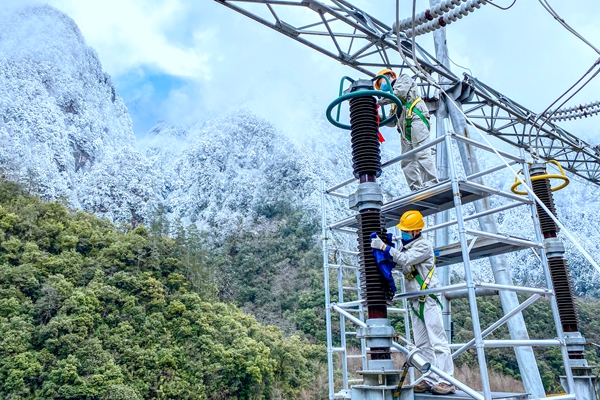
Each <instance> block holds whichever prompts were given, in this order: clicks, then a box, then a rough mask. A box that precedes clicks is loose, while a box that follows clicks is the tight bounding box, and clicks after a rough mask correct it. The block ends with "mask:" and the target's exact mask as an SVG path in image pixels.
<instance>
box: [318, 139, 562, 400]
mask: <svg viewBox="0 0 600 400" xmlns="http://www.w3.org/2000/svg"><path fill="white" fill-rule="evenodd" d="M453 140H456V141H460V140H464V138H462V137H460V136H458V135H455V134H452V133H448V134H446V135H445V136H444V137H443V138H442V140H435V141H431V142H429V143H428V145H429V146H435V145H436V144H437V145H438V146H440V147H443V149H444V150H445V151H447V152H449V153H450V152H452V147H453V146H452V141H453ZM424 147H427V146H424ZM484 150H486V151H492V149H489V148H484ZM519 152H520V156H519V157H515V156H512V155H511V157H510V159H511V160H513V161H512V162H511V164H512V163H515V164H520V165H521V167H522V168H523V171H524V175H525V178H526V180H528V179H529V175H528V172H527V160H526V156H525V152H524V150H523V149H522V148H521V149H519ZM400 158H401V157H400ZM448 158H449V159H454V158H453V156H452V155H451V154H449V157H448ZM394 160H395V161H396V162H397V161H398V160H397V159H396V158H395V159H394ZM384 164H385V165H386V166H389V165H391V163H390V162H387V163H384ZM449 169H450V174H449V175H450V184H451V188H452V191H453V192H454V193H455V196H454V199H455V206H454V210H455V211H456V219H455V220H452V221H449V222H446V223H442V224H438V225H436V226H432V227H428V228H427V231H428V232H431V231H435V230H438V229H443V228H445V227H447V226H450V225H458V228H459V238H460V242H461V249H462V252H463V259H464V262H463V264H464V268H465V280H466V282H464V283H459V284H453V285H448V286H445V287H441V288H436V289H428V290H424V291H420V292H410V293H406V292H405V291H404V280H403V279H401V284H402V286H401V287H402V293H401V294H398V295H396V296H394V301H398V300H401V301H402V304H403V308H402V309H399V311H401V312H403V313H404V317H405V329H406V331H405V335H406V338H407V340H408V341H410V340H411V339H410V329H409V325H408V323H407V322H408V319H409V316H408V309H407V299H410V298H414V297H418V296H422V295H427V294H430V293H445V292H451V291H456V290H464V289H466V290H467V294H468V299H469V305H470V309H471V310H470V311H471V318H472V321H473V331H474V338H473V340H471V341H470V342H468V343H464V344H454V345H451V348H454V349H456V348H459V350H458V352H457V353H456V356H458V355H459V354H460V353H462V352H464V351H465V350H467V349H468V348H472V347H475V349H476V351H477V358H478V362H479V367H480V374H481V377H482V384H483V388H484V390H483V396H481V395H480V394H477V393H475V392H473V394H472V395H473V397H474V398H483V399H486V400H488V399H491V390H490V386H489V375H488V370H487V365H486V361H485V348H494V347H514V346H559V347H560V348H561V353H562V356H563V365H564V368H565V374H566V376H567V379H568V380H569V383H570V384H572V380H573V376H572V372H571V369H570V366H569V364H568V354H567V351H566V346H565V341H564V338H563V332H562V330H561V325H560V318H559V316H558V311H557V310H558V305H557V303H556V298H555V297H554V292H553V290H552V284H551V281H550V278H549V269H548V263H547V260H546V259H545V257H544V248H543V246H542V245H541V243H542V239H543V236H542V234H541V230H540V228H539V225H538V224H536V223H534V230H535V236H536V241H530V240H518V239H514V238H507V237H505V236H503V235H499V234H490V233H487V232H481V231H478V230H474V229H468V228H466V227H465V225H464V224H465V222H466V221H468V220H472V219H475V218H476V217H477V215H478V214H475V215H471V216H464V215H463V212H462V208H463V205H462V203H461V201H460V195H459V193H460V186H459V184H463V185H465V184H467V185H469V187H470V185H475V186H476V187H480V188H481V190H488V191H491V193H493V194H494V195H497V196H502V197H505V198H506V199H507V200H514V201H513V202H512V203H508V204H507V205H504V206H499V207H496V208H494V209H492V210H488V211H486V212H485V214H494V213H497V212H500V211H504V210H506V209H510V208H514V207H517V206H528V207H529V210H530V212H531V213H533V221H534V222H535V221H536V220H537V218H538V217H537V211H536V207H535V204H534V202H533V199H531V198H530V197H529V198H527V197H524V198H520V199H518V198H515V196H513V195H512V194H508V193H506V192H503V191H500V190H496V189H493V188H489V187H487V186H483V185H480V184H477V183H474V182H469V181H467V182H465V181H459V179H458V173H457V170H456V168H455V167H454V165H453V163H449ZM500 169H501V167H494V168H491V169H488V170H486V171H482V173H480V174H478V176H477V177H481V176H485V175H486V173H485V172H487V173H488V174H489V173H493V172H496V171H498V170H500ZM353 182H354V180H353V179H348V180H346V181H344V182H342V183H341V184H338V185H335V186H332V187H330V188H328V189H327V188H325V186H324V183H323V182H322V183H321V196H322V202H321V204H322V224H323V225H322V228H323V238H324V240H323V246H324V249H323V255H324V267H325V268H324V269H325V272H326V274H327V273H328V272H327V271H328V270H330V269H335V268H337V269H338V292H339V296H340V303H339V304H331V303H330V300H329V299H330V295H329V293H326V308H327V309H328V310H334V311H336V312H338V313H339V314H340V321H344V318H348V319H349V320H351V321H352V322H353V323H355V324H357V325H359V326H362V325H364V313H362V304H363V301H362V300H360V296H359V300H356V301H352V302H346V303H344V302H343V290H344V289H347V288H345V287H344V286H343V285H342V283H341V280H340V279H341V275H340V273H341V269H342V267H345V268H350V269H354V270H355V271H356V274H357V282H359V281H360V276H359V274H360V271H359V270H358V268H356V267H350V266H342V265H335V264H330V263H329V257H328V255H329V253H330V249H328V246H329V243H328V242H329V238H328V237H327V233H328V231H333V230H337V231H342V232H343V233H346V234H356V231H353V230H350V229H340V228H336V226H337V225H339V224H340V222H341V221H338V222H334V223H331V224H327V221H326V210H325V204H326V201H325V199H326V196H327V195H332V192H333V191H334V190H338V189H341V188H343V187H345V186H348V185H350V184H351V183H353ZM436 190H439V189H437V188H436V187H432V188H429V189H424V190H423V191H422V192H419V193H420V195H423V194H424V193H425V192H428V191H431V192H434V191H436ZM334 193H335V192H334ZM336 194H339V193H336ZM333 196H334V197H336V196H335V194H334V195H333ZM411 197H412V196H411V195H409V196H408V197H406V198H403V199H397V200H392V203H393V202H394V201H399V200H403V201H408V200H407V199H409V198H411ZM385 208H386V206H385V205H384V207H382V210H384V209H385ZM350 218H351V217H350ZM347 219H348V218H346V219H344V220H342V221H345V220H347ZM467 235H470V236H474V238H475V239H476V238H477V237H478V236H482V237H483V236H485V237H491V238H494V239H496V240H499V241H518V243H519V244H521V245H526V246H529V247H531V248H532V249H537V250H538V251H540V252H541V253H542V257H541V258H539V260H540V262H541V265H542V268H543V270H544V273H545V275H546V277H547V284H548V286H547V287H546V288H531V287H522V286H511V285H501V284H495V283H482V282H475V281H474V279H473V277H472V274H471V265H470V254H469V252H470V250H471V247H470V246H469V243H468V241H467ZM344 252H346V253H349V254H351V255H357V254H358V253H357V252H353V251H348V250H344ZM326 255H327V256H326ZM328 283H329V277H328V276H326V277H325V284H326V288H328V287H329V286H328ZM482 288H483V289H494V290H508V291H513V292H522V293H529V294H532V297H530V298H529V300H527V301H525V302H524V303H523V304H521V305H520V306H519V307H517V309H515V310H512V311H511V312H510V313H509V314H507V315H505V316H503V317H501V318H500V319H499V320H498V321H496V322H495V323H494V324H492V325H491V326H490V327H488V328H486V329H485V330H482V328H481V324H480V322H479V312H478V310H477V302H476V297H475V293H476V289H482ZM326 292H328V290H326ZM359 293H360V292H359ZM540 296H546V297H549V298H550V299H551V306H552V311H553V317H554V323H555V325H556V333H557V338H556V339H533V340H485V339H484V338H485V336H487V335H489V334H490V333H491V332H492V331H494V330H495V329H497V328H498V327H499V326H501V325H503V324H504V323H506V322H507V321H508V319H509V318H511V317H512V316H514V315H515V314H516V313H517V312H520V311H522V310H523V309H525V308H527V307H528V306H530V305H531V304H533V303H534V302H535V301H536V300H537V299H538V298H539V297H540ZM356 306H358V307H359V308H358V309H356V308H352V309H350V308H351V307H356ZM351 312H360V316H359V317H358V318H357V317H354V316H352V314H350V313H351ZM327 319H328V323H327V326H328V333H327V337H328V362H329V368H330V372H329V374H330V377H333V362H332V359H331V357H330V355H331V354H333V353H334V352H338V353H341V354H342V355H343V357H345V356H347V354H346V350H345V348H342V347H340V348H334V347H332V345H331V337H332V332H331V314H330V313H329V312H327ZM340 329H341V334H342V335H343V336H344V337H345V335H346V331H345V322H343V323H340ZM366 350H367V349H366V347H365V343H364V341H363V343H362V346H361V357H362V358H363V363H366ZM344 361H345V358H344ZM342 370H343V371H342V379H343V382H342V391H341V392H338V393H337V395H338V396H341V393H343V392H344V391H346V392H347V391H348V389H349V383H351V382H353V381H352V380H349V379H348V375H347V374H348V372H347V364H346V363H345V362H342ZM332 379H333V378H332ZM412 381H414V379H413V375H412V373H411V382H412ZM458 383H459V384H460V385H461V386H463V384H462V383H460V382H458ZM570 387H573V386H570ZM335 396H336V393H334V382H333V381H331V382H330V399H334V398H339V397H335Z"/></svg>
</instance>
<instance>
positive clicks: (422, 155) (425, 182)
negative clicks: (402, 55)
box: [375, 69, 438, 192]
mask: <svg viewBox="0 0 600 400" xmlns="http://www.w3.org/2000/svg"><path fill="white" fill-rule="evenodd" d="M380 75H385V76H387V77H388V78H389V80H390V83H391V85H392V88H393V91H394V95H395V96H396V97H397V98H398V99H400V101H401V102H402V104H403V107H402V110H401V111H400V112H397V110H396V107H395V105H392V112H391V113H390V115H391V114H392V113H396V116H397V117H398V120H397V122H396V123H395V125H396V127H397V129H398V132H399V133H400V142H401V144H402V154H404V153H407V152H409V151H411V150H412V149H415V148H417V147H419V146H422V145H423V144H425V143H427V142H429V123H430V122H429V110H428V109H427V105H426V104H425V102H424V101H423V99H422V98H421V96H419V92H418V91H417V84H416V82H415V81H414V80H413V79H412V78H411V77H410V76H408V75H400V78H397V79H396V73H395V72H394V71H392V70H390V69H383V70H381V71H379V73H378V74H377V76H380ZM387 85H388V84H387V82H386V80H385V79H384V78H379V79H378V80H377V81H375V89H377V90H383V91H389V87H387ZM390 102H391V100H389V99H386V98H381V99H380V100H379V101H378V104H380V105H384V104H389V103H390ZM389 126H394V123H391V125H389ZM401 165H402V171H404V176H405V177H406V183H408V187H409V188H410V190H412V191H413V192H414V191H416V190H420V189H423V188H425V187H427V186H431V185H435V184H436V183H438V179H437V168H436V165H435V157H434V156H433V154H432V150H431V148H427V149H424V150H422V151H419V152H418V153H416V154H413V155H412V156H410V157H407V158H404V159H403V160H402V161H401Z"/></svg>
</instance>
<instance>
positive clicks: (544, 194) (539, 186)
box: [531, 179, 560, 237]
mask: <svg viewBox="0 0 600 400" xmlns="http://www.w3.org/2000/svg"><path fill="white" fill-rule="evenodd" d="M531 186H532V189H533V193H535V195H536V196H537V197H539V199H540V200H541V201H542V203H544V205H545V206H546V207H548V210H550V211H551V212H552V214H554V215H555V216H556V206H555V205H554V197H553V196H552V190H551V189H550V180H549V179H540V180H539V181H533V182H532V183H531ZM536 207H537V211H538V215H539V217H540V227H541V228H542V233H543V234H544V236H545V237H548V236H552V237H556V233H558V232H559V230H560V229H559V227H558V225H556V222H554V220H553V219H552V217H550V216H549V215H548V213H547V212H546V211H544V209H543V208H542V207H540V205H539V204H537V203H536Z"/></svg>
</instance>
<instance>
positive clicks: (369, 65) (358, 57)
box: [215, 0, 600, 185]
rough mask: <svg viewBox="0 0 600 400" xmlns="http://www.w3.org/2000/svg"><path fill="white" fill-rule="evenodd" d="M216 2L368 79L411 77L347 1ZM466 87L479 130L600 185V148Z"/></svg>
mask: <svg viewBox="0 0 600 400" xmlns="http://www.w3.org/2000/svg"><path fill="white" fill-rule="evenodd" d="M215 1H216V2H218V3H220V4H222V5H224V6H226V7H229V8H231V9H233V10H235V11H237V12H239V13H240V14H243V15H245V16H246V17H248V18H251V19H253V20H255V21H257V22H259V23H261V24H263V25H265V26H267V27H269V28H271V29H273V30H275V31H277V32H279V33H282V34H284V35H286V36H288V37H290V38H292V39H294V40H296V41H298V42H300V43H302V44H304V45H306V46H308V47H310V48H312V49H314V50H316V51H318V52H320V53H322V54H325V55H326V56H328V57H331V58H333V59H336V60H338V61H339V62H341V63H342V64H344V65H347V66H349V67H352V68H354V69H356V70H357V71H360V72H362V73H364V74H366V75H368V76H371V77H373V76H375V73H374V72H373V71H376V70H378V69H381V68H386V67H387V68H390V67H391V68H396V69H398V70H400V72H401V73H402V72H406V73H408V74H411V75H412V72H411V71H410V70H409V69H408V66H407V65H406V64H404V62H403V61H402V60H401V58H400V56H399V54H398V49H397V37H396V34H395V33H394V31H393V30H392V28H391V27H389V26H388V25H386V24H385V23H383V22H382V21H380V20H378V19H377V18H375V17H373V16H371V15H369V14H368V13H366V12H364V11H362V10H360V9H358V8H357V7H355V6H353V5H352V4H350V3H348V2H347V1H345V0H327V1H323V2H319V1H316V0H215ZM290 8H296V9H302V10H306V11H307V12H305V13H301V12H298V13H295V14H294V16H295V17H296V16H297V17H298V19H301V21H298V22H297V23H294V22H293V21H291V20H284V18H283V15H286V17H287V16H288V15H287V14H289V13H286V11H287V9H290ZM307 17H308V18H307ZM323 39H325V40H323ZM400 39H401V42H402V52H403V53H404V54H405V55H406V56H407V57H408V58H410V59H413V52H412V51H411V48H412V46H411V43H410V42H409V41H408V40H407V39H406V37H404V35H403V34H401V38H400ZM346 45H347V47H346ZM414 59H415V60H416V61H417V62H418V63H419V64H420V66H421V67H422V68H423V69H424V70H425V71H427V72H428V73H429V74H433V73H437V74H439V77H440V79H441V78H446V79H447V80H448V87H449V86H452V85H455V84H458V83H459V82H461V81H463V78H461V77H458V76H456V75H455V74H453V73H452V72H451V71H450V70H449V69H448V68H446V67H445V66H444V65H443V64H441V63H440V62H439V61H438V60H437V59H436V58H435V57H433V56H432V55H431V54H429V53H428V52H427V51H426V50H425V49H423V48H422V47H420V46H419V45H417V44H415V54H414ZM464 81H465V83H466V84H467V85H468V86H469V88H470V90H471V91H472V93H473V97H472V98H471V99H470V100H468V101H464V102H463V104H464V105H465V108H467V110H466V112H465V113H466V115H467V116H468V117H469V118H471V119H472V120H473V121H477V125H478V127H479V128H480V129H481V130H483V131H485V132H487V133H488V134H490V135H493V136H496V137H498V138H499V139H501V140H503V141H505V142H507V143H510V144H512V145H514V146H517V147H519V148H523V149H524V150H526V151H527V152H529V153H532V154H535V153H537V155H538V156H539V157H540V158H541V159H543V160H546V161H548V160H556V161H558V162H560V163H561V164H562V165H563V168H564V169H565V170H567V171H569V172H571V173H572V174H574V175H577V176H579V177H581V178H583V179H585V180H587V181H589V182H592V183H594V184H596V185H600V147H599V146H595V147H592V146H590V145H589V144H588V143H586V142H584V141H583V140H581V139H579V138H577V137H576V136H575V135H573V134H571V133H569V132H567V131H566V130H564V129H562V128H560V127H559V126H557V125H555V124H554V123H552V122H545V123H544V121H543V118H541V119H540V120H539V121H536V118H537V116H538V115H537V114H536V113H534V112H532V111H530V110H529V109H527V108H525V107H524V106H522V105H520V104H519V103H517V102H515V101H513V100H511V99H510V98H508V97H507V96H505V95H503V94H502V93H500V92H498V91H497V90H494V89H492V88H491V87H489V86H487V85H486V84H484V83H483V82H481V81H479V80H478V79H476V78H474V77H472V76H469V75H467V74H464ZM419 85H420V86H421V89H422V91H423V95H424V97H428V98H431V97H433V96H434V94H435V87H433V86H432V85H431V84H430V83H429V82H427V81H425V80H423V81H421V83H419ZM542 123H543V125H542ZM538 130H539V134H538V135H537V136H536V132H537V131H538Z"/></svg>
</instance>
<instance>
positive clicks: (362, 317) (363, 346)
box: [355, 268, 367, 371]
mask: <svg viewBox="0 0 600 400" xmlns="http://www.w3.org/2000/svg"><path fill="white" fill-rule="evenodd" d="M355 271H356V293H357V295H358V300H359V301H362V289H361V287H360V269H359V268H356V269H355ZM358 309H359V310H360V311H359V312H358V317H359V318H360V320H361V321H363V323H364V320H365V312H364V309H363V306H362V303H361V304H359V305H358ZM366 325H367V324H365V326H366ZM360 354H361V356H362V357H361V360H362V370H363V371H364V370H366V369H367V341H366V340H365V339H362V338H361V339H360Z"/></svg>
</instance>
